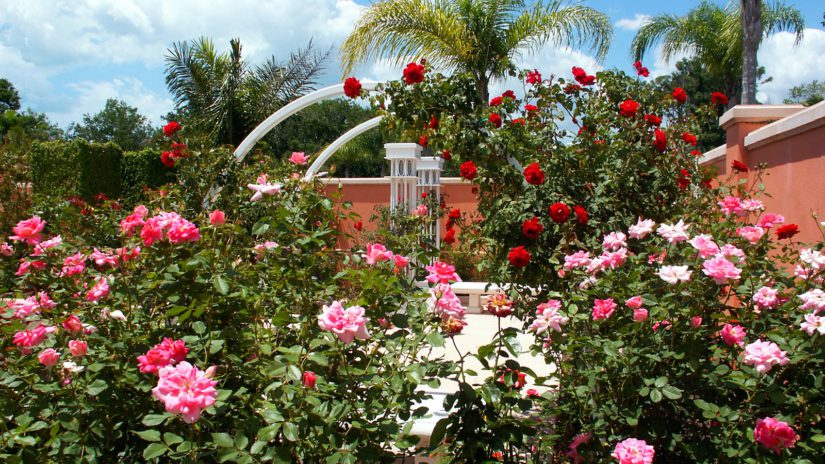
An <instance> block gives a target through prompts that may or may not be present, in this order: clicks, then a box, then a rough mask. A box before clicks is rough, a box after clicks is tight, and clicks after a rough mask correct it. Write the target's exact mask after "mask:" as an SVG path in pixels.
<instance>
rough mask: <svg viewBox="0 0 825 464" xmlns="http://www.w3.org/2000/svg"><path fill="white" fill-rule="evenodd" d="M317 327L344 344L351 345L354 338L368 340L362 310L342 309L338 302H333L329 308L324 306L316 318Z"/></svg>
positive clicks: (368, 335)
mask: <svg viewBox="0 0 825 464" xmlns="http://www.w3.org/2000/svg"><path fill="white" fill-rule="evenodd" d="M318 326H319V327H321V330H325V331H327V332H332V333H333V334H335V335H336V336H337V337H338V338H339V339H340V340H341V341H342V342H344V343H351V342H352V341H353V340H354V339H356V338H358V339H360V340H366V339H368V338H370V333H369V331H368V330H367V318H365V317H364V308H362V307H360V306H350V307H349V308H346V309H344V307H343V306H342V305H341V302H340V301H333V302H332V304H331V305H329V306H327V305H324V307H323V312H322V313H321V315H320V316H318Z"/></svg>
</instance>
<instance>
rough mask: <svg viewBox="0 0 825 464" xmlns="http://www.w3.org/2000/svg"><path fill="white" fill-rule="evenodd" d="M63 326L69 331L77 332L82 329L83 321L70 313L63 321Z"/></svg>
mask: <svg viewBox="0 0 825 464" xmlns="http://www.w3.org/2000/svg"><path fill="white" fill-rule="evenodd" d="M63 328H64V329H66V330H68V331H69V332H74V333H77V332H81V331H82V330H83V323H82V322H81V321H80V318H78V317H77V316H75V315H74V314H72V315H71V316H69V317H67V318H66V320H65V321H63Z"/></svg>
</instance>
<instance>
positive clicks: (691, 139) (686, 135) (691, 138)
mask: <svg viewBox="0 0 825 464" xmlns="http://www.w3.org/2000/svg"><path fill="white" fill-rule="evenodd" d="M682 140H684V141H685V142H687V143H689V144H691V145H693V146H694V147H695V146H696V144H697V143H698V142H697V140H696V136H695V135H693V134H691V133H690V132H683V133H682Z"/></svg>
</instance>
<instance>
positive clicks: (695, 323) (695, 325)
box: [690, 316, 702, 329]
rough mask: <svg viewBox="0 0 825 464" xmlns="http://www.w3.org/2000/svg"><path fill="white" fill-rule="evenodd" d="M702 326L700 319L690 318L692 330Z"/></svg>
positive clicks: (697, 317)
mask: <svg viewBox="0 0 825 464" xmlns="http://www.w3.org/2000/svg"><path fill="white" fill-rule="evenodd" d="M701 325H702V318H701V317H699V316H693V317H691V318H690V326H691V327H693V328H694V329H696V328H698V327H699V326H701Z"/></svg>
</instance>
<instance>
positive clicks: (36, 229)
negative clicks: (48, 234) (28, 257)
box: [9, 216, 46, 245]
mask: <svg viewBox="0 0 825 464" xmlns="http://www.w3.org/2000/svg"><path fill="white" fill-rule="evenodd" d="M44 227H46V221H43V220H41V219H40V218H39V217H37V216H32V217H31V218H29V219H25V220H23V221H20V222H18V223H17V225H16V226H14V227H13V228H12V231H13V232H14V235H11V236H9V240H14V241H16V242H26V243H28V244H29V245H36V244H37V243H38V242H40V232H42V231H43V228H44Z"/></svg>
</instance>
